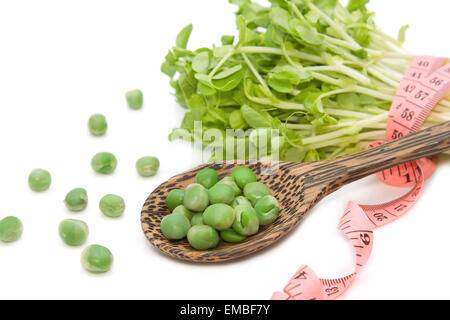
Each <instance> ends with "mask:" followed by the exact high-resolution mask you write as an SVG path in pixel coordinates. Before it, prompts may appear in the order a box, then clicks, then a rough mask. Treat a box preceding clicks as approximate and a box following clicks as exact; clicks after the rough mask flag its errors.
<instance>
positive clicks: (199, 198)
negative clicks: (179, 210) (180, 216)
mask: <svg viewBox="0 0 450 320" xmlns="http://www.w3.org/2000/svg"><path fill="white" fill-rule="evenodd" d="M208 204H209V198H208V191H207V190H206V189H205V187H204V186H202V185H201V184H198V183H193V184H191V185H189V186H188V187H187V188H186V190H185V191H184V206H185V207H186V208H188V209H189V210H191V211H194V212H202V211H204V210H205V209H206V207H208Z"/></svg>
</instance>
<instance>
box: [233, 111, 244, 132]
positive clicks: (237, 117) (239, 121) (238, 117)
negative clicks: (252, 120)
mask: <svg viewBox="0 0 450 320" xmlns="http://www.w3.org/2000/svg"><path fill="white" fill-rule="evenodd" d="M229 122H230V126H231V128H232V129H233V130H239V129H247V128H248V124H247V122H245V119H244V117H243V116H242V112H241V110H234V111H233V112H232V113H231V114H230V119H229Z"/></svg>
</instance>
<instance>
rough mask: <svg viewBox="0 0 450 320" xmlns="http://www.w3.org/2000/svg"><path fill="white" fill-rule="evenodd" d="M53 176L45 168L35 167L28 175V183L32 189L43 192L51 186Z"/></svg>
mask: <svg viewBox="0 0 450 320" xmlns="http://www.w3.org/2000/svg"><path fill="white" fill-rule="evenodd" d="M51 183H52V178H51V176H50V173H49V172H48V171H45V170H43V169H34V170H33V171H31V173H30V175H29V176H28V185H29V186H30V189H31V190H33V191H36V192H42V191H45V190H47V189H48V188H50V184H51Z"/></svg>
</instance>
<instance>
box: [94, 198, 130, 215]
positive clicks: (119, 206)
mask: <svg viewBox="0 0 450 320" xmlns="http://www.w3.org/2000/svg"><path fill="white" fill-rule="evenodd" d="M99 207H100V211H101V212H102V213H103V214H104V215H105V216H107V217H111V218H117V217H120V216H121V215H122V214H123V212H124V211H125V201H124V200H123V198H122V197H120V196H118V195H115V194H108V195H106V196H104V197H103V198H102V199H101V200H100V205H99Z"/></svg>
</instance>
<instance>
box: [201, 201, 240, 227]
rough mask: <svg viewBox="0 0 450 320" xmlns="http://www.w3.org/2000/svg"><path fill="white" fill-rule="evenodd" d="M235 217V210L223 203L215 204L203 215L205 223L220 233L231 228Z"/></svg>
mask: <svg viewBox="0 0 450 320" xmlns="http://www.w3.org/2000/svg"><path fill="white" fill-rule="evenodd" d="M234 217H235V214H234V210H233V208H232V207H230V206H229V205H226V204H223V203H218V204H213V205H212V206H209V207H208V208H207V209H206V210H205V212H204V213H203V221H204V223H205V224H207V225H209V226H211V227H213V228H214V229H216V230H218V231H222V230H227V229H229V228H231V226H232V225H233V221H234Z"/></svg>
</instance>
